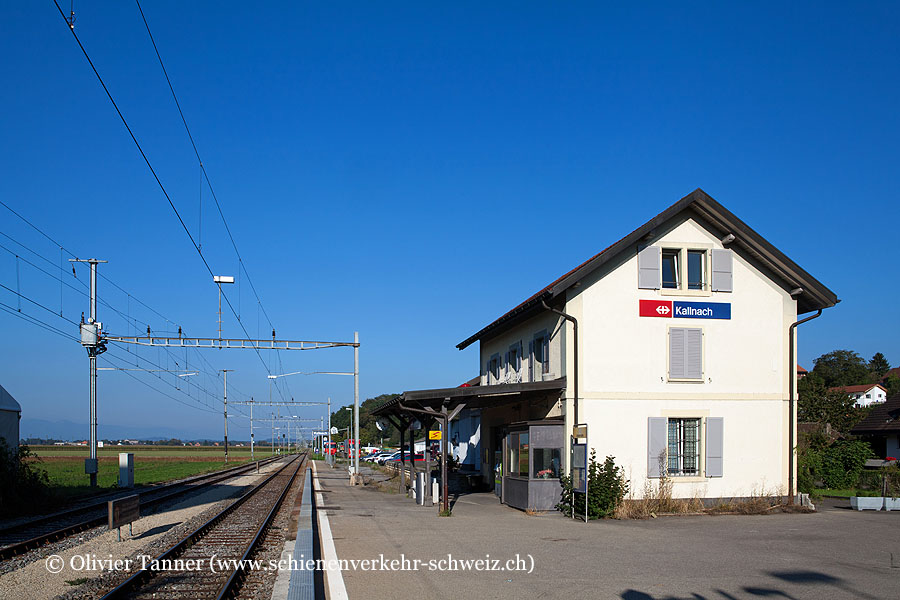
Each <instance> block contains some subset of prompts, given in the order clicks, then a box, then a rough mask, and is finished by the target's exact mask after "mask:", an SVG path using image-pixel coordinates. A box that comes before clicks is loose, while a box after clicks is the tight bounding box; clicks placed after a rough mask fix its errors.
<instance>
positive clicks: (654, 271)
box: [638, 246, 662, 290]
mask: <svg viewBox="0 0 900 600" xmlns="http://www.w3.org/2000/svg"><path fill="white" fill-rule="evenodd" d="M659 257H660V249H659V246H647V247H646V248H644V249H643V250H641V251H639V252H638V287H639V288H640V289H642V290H658V289H659V288H660V287H661V283H662V276H661V274H660V263H659V261H660V258H659Z"/></svg>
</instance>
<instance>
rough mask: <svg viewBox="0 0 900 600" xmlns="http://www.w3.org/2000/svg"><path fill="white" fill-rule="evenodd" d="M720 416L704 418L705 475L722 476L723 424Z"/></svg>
mask: <svg viewBox="0 0 900 600" xmlns="http://www.w3.org/2000/svg"><path fill="white" fill-rule="evenodd" d="M724 421H725V420H724V419H723V418H722V417H708V418H707V419H706V476H707V477H722V462H723V461H722V454H723V453H722V447H723V446H724V441H725V436H724V433H725V424H724Z"/></svg>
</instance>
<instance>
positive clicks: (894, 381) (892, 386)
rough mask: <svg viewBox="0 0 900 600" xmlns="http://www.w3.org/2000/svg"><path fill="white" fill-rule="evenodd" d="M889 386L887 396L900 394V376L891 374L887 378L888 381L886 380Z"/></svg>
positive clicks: (886, 384) (887, 386) (886, 385)
mask: <svg viewBox="0 0 900 600" xmlns="http://www.w3.org/2000/svg"><path fill="white" fill-rule="evenodd" d="M884 383H885V386H884V387H886V388H887V397H888V398H890V397H891V396H893V395H895V394H900V377H897V376H896V375H890V376H888V378H887V381H885V382H884Z"/></svg>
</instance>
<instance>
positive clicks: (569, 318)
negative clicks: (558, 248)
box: [541, 300, 578, 425]
mask: <svg viewBox="0 0 900 600" xmlns="http://www.w3.org/2000/svg"><path fill="white" fill-rule="evenodd" d="M541 304H542V305H543V306H544V308H546V309H547V310H549V311H550V312H552V313H556V314H558V315H559V316H561V317H562V318H564V319H565V320H566V321H569V322H571V323H572V329H573V330H574V332H575V335H574V340H573V344H574V347H575V359H574V361H573V362H574V366H575V377H574V378H573V379H574V381H573V388H574V391H575V414H574V418H575V422H574V423H572V425H578V320H577V319H576V318H575V317H573V316H572V315H569V314H566V313H564V312H563V311H561V310H556V309H555V308H551V307H550V305H549V304H547V301H546V300H541ZM548 348H549V346H548ZM547 360H550V357H549V356H548V357H547Z"/></svg>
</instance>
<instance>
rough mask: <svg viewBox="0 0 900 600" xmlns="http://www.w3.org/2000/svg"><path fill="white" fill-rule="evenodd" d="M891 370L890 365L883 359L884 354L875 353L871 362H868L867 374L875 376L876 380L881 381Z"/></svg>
mask: <svg viewBox="0 0 900 600" xmlns="http://www.w3.org/2000/svg"><path fill="white" fill-rule="evenodd" d="M890 368H891V363H889V362H888V361H887V359H886V358H885V357H884V354H882V353H881V352H876V353H875V355H874V356H873V357H872V360H870V361H869V373H872V374H873V375H875V378H876V379H877V380H879V381H880V380H881V378H882V377H884V374H885V373H887V372H888V370H890Z"/></svg>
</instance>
